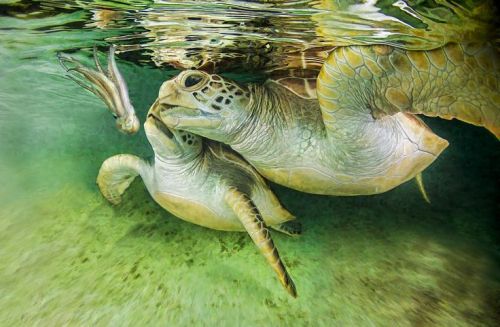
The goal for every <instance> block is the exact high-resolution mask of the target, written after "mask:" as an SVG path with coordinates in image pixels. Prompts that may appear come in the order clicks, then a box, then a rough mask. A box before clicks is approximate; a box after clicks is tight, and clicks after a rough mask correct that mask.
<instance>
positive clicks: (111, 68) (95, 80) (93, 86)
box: [58, 46, 139, 134]
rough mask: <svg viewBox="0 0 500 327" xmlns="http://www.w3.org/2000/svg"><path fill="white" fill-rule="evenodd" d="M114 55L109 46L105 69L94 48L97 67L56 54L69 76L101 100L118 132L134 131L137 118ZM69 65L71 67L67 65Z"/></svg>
mask: <svg viewBox="0 0 500 327" xmlns="http://www.w3.org/2000/svg"><path fill="white" fill-rule="evenodd" d="M114 54H115V47H114V46H111V47H110V48H109V58H108V71H107V72H106V71H105V70H104V69H103V68H102V66H101V64H100V62H99V59H98V57H97V52H96V50H95V48H94V62H95V65H96V68H97V70H94V69H92V68H88V67H85V66H84V65H83V64H82V63H80V62H79V61H78V60H76V59H74V58H72V57H70V56H68V55H65V54H61V53H59V54H58V59H59V62H60V63H61V66H62V67H63V68H64V69H65V70H66V72H67V73H68V76H69V78H71V79H72V80H73V81H75V82H76V83H77V84H78V85H80V86H81V87H83V88H85V89H86V90H88V91H90V92H92V93H93V94H95V95H97V96H98V97H99V98H101V100H103V101H104V103H105V104H106V106H107V107H108V109H109V111H111V113H112V114H113V116H114V117H115V119H116V126H117V127H118V129H119V130H120V131H122V132H124V133H127V134H134V133H136V132H137V131H138V130H139V119H138V118H137V116H136V115H135V110H134V107H133V106H132V104H131V103H130V99H129V95H128V89H127V85H126V83H125V80H124V79H123V77H122V75H121V73H120V71H119V70H118V66H117V65H116V62H115V57H114ZM69 65H72V66H74V67H69Z"/></svg>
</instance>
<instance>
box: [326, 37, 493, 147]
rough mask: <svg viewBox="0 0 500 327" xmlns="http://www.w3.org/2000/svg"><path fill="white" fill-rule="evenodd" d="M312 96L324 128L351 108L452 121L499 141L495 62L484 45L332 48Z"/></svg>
mask: <svg viewBox="0 0 500 327" xmlns="http://www.w3.org/2000/svg"><path fill="white" fill-rule="evenodd" d="M318 97H319V100H320V103H321V104H322V105H321V107H322V111H323V118H324V120H325V123H326V124H327V127H329V124H333V125H337V121H338V118H339V117H340V118H342V117H343V114H342V113H340V112H339V110H343V109H344V108H345V107H347V106H349V105H350V104H351V106H350V107H351V109H357V110H359V111H362V110H369V111H370V112H371V114H372V115H373V117H375V118H377V119H378V118H381V117H383V116H385V115H393V114H395V113H397V112H404V113H412V114H423V115H426V116H431V117H435V116H438V117H441V118H445V119H452V118H456V119H459V120H462V121H464V122H467V123H470V124H473V125H477V126H484V127H486V128H487V129H488V130H490V131H491V132H492V133H493V134H494V135H495V136H496V137H497V138H498V137H500V61H499V54H498V51H497V50H496V49H495V48H494V47H492V46H489V45H478V44H457V43H450V44H447V45H446V46H444V47H442V48H438V49H434V50H422V51H409V50H403V49H398V48H393V47H390V46H385V45H375V46H351V47H342V48H338V49H336V50H335V51H333V52H332V53H331V54H330V56H329V57H328V59H327V61H326V62H325V64H324V66H323V70H322V72H321V74H320V76H319V77H318Z"/></svg>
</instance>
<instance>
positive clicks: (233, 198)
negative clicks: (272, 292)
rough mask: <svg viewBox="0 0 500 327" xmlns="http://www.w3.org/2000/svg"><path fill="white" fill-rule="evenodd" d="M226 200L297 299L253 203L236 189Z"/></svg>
mask: <svg viewBox="0 0 500 327" xmlns="http://www.w3.org/2000/svg"><path fill="white" fill-rule="evenodd" d="M225 200H226V202H227V204H228V205H229V206H230V207H231V208H232V209H233V211H234V213H235V214H236V215H237V216H238V218H239V219H240V221H241V223H242V224H243V226H244V227H245V230H246V231H247V232H248V234H249V235H250V237H251V238H252V240H253V242H254V243H255V245H257V247H258V248H259V250H260V251H261V253H262V254H263V255H264V256H265V257H266V260H267V262H268V263H269V264H270V265H271V267H272V268H273V269H274V271H275V272H276V274H277V275H278V278H279V280H280V282H281V284H282V285H283V287H284V288H285V289H286V290H287V291H288V293H289V294H290V295H292V296H293V297H297V290H296V289H295V284H294V282H293V280H292V278H291V277H290V275H288V272H287V271H286V268H285V265H284V264H283V262H282V261H281V258H280V256H279V253H278V250H277V249H276V247H275V246H274V242H273V240H272V238H271V234H270V233H269V230H268V229H267V227H266V224H265V223H264V220H263V219H262V217H261V215H260V213H259V211H258V210H257V208H256V206H255V204H254V203H253V201H252V200H251V199H250V198H249V197H248V196H247V195H246V194H244V193H241V192H240V191H238V190H237V189H236V188H230V189H229V190H228V191H227V193H226V195H225Z"/></svg>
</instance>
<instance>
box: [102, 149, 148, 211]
mask: <svg viewBox="0 0 500 327" xmlns="http://www.w3.org/2000/svg"><path fill="white" fill-rule="evenodd" d="M148 168H149V165H148V164H147V163H146V162H145V161H144V160H142V159H141V158H139V157H137V156H134V155H131V154H119V155H116V156H113V157H110V158H108V159H106V160H105V161H104V162H103V163H102V165H101V169H99V175H98V176H97V185H98V186H99V189H100V190H101V193H102V195H103V196H104V197H105V198H106V200H108V201H109V202H111V203H112V204H115V205H116V204H119V203H120V202H121V196H122V194H123V193H124V192H125V190H126V189H127V188H128V187H129V186H130V184H131V183H132V182H133V181H134V179H135V178H136V177H137V176H138V175H142V176H143V178H144V177H145V175H146V172H147V170H148Z"/></svg>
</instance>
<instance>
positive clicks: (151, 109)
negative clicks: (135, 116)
mask: <svg viewBox="0 0 500 327" xmlns="http://www.w3.org/2000/svg"><path fill="white" fill-rule="evenodd" d="M160 107H161V105H160V98H157V99H156V101H155V102H154V103H153V104H152V105H151V107H149V111H148V117H149V115H151V114H159V112H160Z"/></svg>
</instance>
